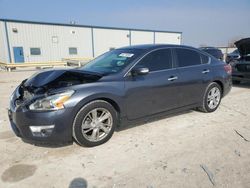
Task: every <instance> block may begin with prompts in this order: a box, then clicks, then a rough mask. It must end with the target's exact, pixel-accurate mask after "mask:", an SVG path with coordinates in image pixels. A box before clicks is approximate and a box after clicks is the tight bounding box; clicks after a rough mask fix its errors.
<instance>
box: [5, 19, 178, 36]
mask: <svg viewBox="0 0 250 188" xmlns="http://www.w3.org/2000/svg"><path fill="white" fill-rule="evenodd" d="M0 21H3V22H13V23H24V24H40V25H56V26H68V27H90V28H97V29H116V30H132V31H148V32H162V33H177V34H182V32H179V31H166V30H152V29H136V28H121V27H104V26H93V25H81V24H66V23H52V22H38V21H24V20H14V19H3V18H0Z"/></svg>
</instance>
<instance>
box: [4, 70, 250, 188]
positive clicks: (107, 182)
mask: <svg viewBox="0 0 250 188" xmlns="http://www.w3.org/2000/svg"><path fill="white" fill-rule="evenodd" d="M33 73H34V71H22V72H12V73H7V72H0V96H1V99H0V177H1V178H0V188H7V187H18V188H22V187H46V188H47V187H60V188H61V187H136V188H137V187H145V188H153V187H154V188H155V187H192V188H194V187H213V186H214V187H250V165H249V164H250V123H249V122H250V113H249V111H250V85H246V84H243V85H241V86H238V87H234V88H233V89H232V91H231V93H230V94H229V95H228V96H226V97H225V98H224V99H223V101H222V104H221V106H220V107H219V109H218V110H217V111H216V112H215V113H211V114H205V113H200V112H196V111H188V112H184V113H182V114H178V115H175V116H171V117H164V118H163V119H158V120H155V121H152V122H150V123H147V124H144V125H140V126H130V127H129V128H127V129H125V130H120V131H117V132H115V134H114V135H113V137H112V138H111V140H110V141H109V142H107V143H106V144H104V145H101V146H98V147H95V148H83V147H80V146H78V145H76V144H73V145H69V146H64V147H57V148H50V147H41V146H39V147H38V146H34V145H30V144H26V143H23V142H22V141H21V140H20V139H19V138H17V137H16V136H15V135H14V134H13V133H12V130H11V128H10V126H9V122H8V117H7V110H6V109H7V108H8V100H9V96H10V94H11V92H12V91H13V89H14V88H15V87H16V86H17V84H18V83H19V82H20V81H21V80H23V79H24V78H26V77H28V76H29V75H31V74H33Z"/></svg>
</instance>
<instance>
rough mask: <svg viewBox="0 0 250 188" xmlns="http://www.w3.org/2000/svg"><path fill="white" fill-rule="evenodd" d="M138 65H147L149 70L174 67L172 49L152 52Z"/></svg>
mask: <svg viewBox="0 0 250 188" xmlns="http://www.w3.org/2000/svg"><path fill="white" fill-rule="evenodd" d="M137 66H143V67H147V68H148V69H149V71H157V70H164V69H170V68H172V56H171V50H170V49H163V50H157V51H154V52H151V53H150V54H148V55H147V56H146V57H144V58H143V59H142V60H141V62H140V63H139V64H138V65H137Z"/></svg>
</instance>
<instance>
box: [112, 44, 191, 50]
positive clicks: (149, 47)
mask: <svg viewBox="0 0 250 188" xmlns="http://www.w3.org/2000/svg"><path fill="white" fill-rule="evenodd" d="M168 47H185V48H193V47H191V46H185V45H177V44H142V45H132V46H125V47H122V48H117V49H118V50H119V49H142V50H154V49H157V48H168Z"/></svg>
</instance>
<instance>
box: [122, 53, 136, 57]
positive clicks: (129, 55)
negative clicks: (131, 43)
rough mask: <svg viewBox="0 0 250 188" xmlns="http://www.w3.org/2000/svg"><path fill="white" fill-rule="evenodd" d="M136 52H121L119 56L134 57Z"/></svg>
mask: <svg viewBox="0 0 250 188" xmlns="http://www.w3.org/2000/svg"><path fill="white" fill-rule="evenodd" d="M133 55H134V54H130V53H121V54H120V55H119V56H120V57H133Z"/></svg>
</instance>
